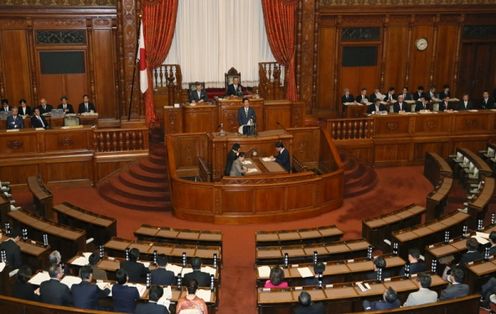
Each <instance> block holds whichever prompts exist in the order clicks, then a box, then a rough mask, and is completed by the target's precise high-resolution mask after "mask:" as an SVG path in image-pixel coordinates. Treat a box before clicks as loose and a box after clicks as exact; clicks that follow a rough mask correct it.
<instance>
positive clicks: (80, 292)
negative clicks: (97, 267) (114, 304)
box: [71, 265, 110, 310]
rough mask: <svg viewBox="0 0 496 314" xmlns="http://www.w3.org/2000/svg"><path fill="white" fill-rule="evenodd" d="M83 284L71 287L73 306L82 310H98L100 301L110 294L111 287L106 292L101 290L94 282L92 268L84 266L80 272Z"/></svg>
mask: <svg viewBox="0 0 496 314" xmlns="http://www.w3.org/2000/svg"><path fill="white" fill-rule="evenodd" d="M79 276H81V279H82V281H81V283H78V284H73V285H72V287H71V292H72V298H73V304H74V306H75V307H80V308H82V309H88V310H97V309H98V299H100V298H104V297H106V296H108V295H109V293H110V289H109V288H110V285H108V286H107V287H106V288H105V289H104V290H102V289H100V288H99V287H98V286H97V285H95V284H94V283H92V281H93V269H92V268H91V266H89V265H88V266H83V267H81V270H80V271H79Z"/></svg>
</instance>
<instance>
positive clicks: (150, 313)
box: [134, 302, 169, 314]
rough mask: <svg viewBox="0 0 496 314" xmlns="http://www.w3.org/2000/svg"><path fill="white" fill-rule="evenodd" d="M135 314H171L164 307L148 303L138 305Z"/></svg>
mask: <svg viewBox="0 0 496 314" xmlns="http://www.w3.org/2000/svg"><path fill="white" fill-rule="evenodd" d="M134 314H169V310H167V308H166V307H165V306H163V305H160V304H157V303H153V302H148V303H140V304H138V305H137V306H136V311H134Z"/></svg>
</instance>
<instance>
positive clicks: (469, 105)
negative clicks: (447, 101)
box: [458, 100, 478, 111]
mask: <svg viewBox="0 0 496 314" xmlns="http://www.w3.org/2000/svg"><path fill="white" fill-rule="evenodd" d="M472 109H478V108H477V106H476V105H475V104H474V103H473V102H471V101H470V100H469V101H468V102H467V106H465V102H464V101H463V100H462V101H460V102H459V103H458V110H460V111H461V110H472Z"/></svg>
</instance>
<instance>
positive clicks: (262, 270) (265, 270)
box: [258, 266, 270, 278]
mask: <svg viewBox="0 0 496 314" xmlns="http://www.w3.org/2000/svg"><path fill="white" fill-rule="evenodd" d="M258 277H259V278H269V277H270V266H258Z"/></svg>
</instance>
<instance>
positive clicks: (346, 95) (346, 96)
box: [341, 88, 355, 104]
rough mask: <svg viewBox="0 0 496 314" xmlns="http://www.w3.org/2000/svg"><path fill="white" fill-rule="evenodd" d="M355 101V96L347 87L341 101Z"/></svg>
mask: <svg viewBox="0 0 496 314" xmlns="http://www.w3.org/2000/svg"><path fill="white" fill-rule="evenodd" d="M354 101H355V98H354V97H353V95H352V94H351V93H350V89H349V88H345V89H344V94H343V96H342V97H341V103H342V104H344V103H345V102H354Z"/></svg>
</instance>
